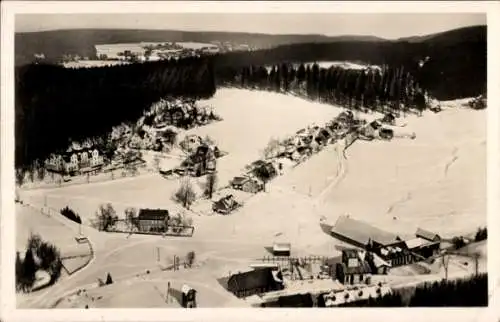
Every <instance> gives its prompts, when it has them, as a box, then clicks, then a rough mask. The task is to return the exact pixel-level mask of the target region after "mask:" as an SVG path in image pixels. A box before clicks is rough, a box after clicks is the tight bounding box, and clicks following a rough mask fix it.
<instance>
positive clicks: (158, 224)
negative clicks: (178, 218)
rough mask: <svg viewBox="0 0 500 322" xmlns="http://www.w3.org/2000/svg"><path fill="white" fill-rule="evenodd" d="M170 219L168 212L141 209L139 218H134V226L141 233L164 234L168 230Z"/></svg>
mask: <svg viewBox="0 0 500 322" xmlns="http://www.w3.org/2000/svg"><path fill="white" fill-rule="evenodd" d="M168 219H169V213H168V210H165V209H141V210H139V215H138V216H137V218H134V224H135V226H136V227H137V229H138V230H139V231H141V232H162V231H165V230H166V228H167V221H168Z"/></svg>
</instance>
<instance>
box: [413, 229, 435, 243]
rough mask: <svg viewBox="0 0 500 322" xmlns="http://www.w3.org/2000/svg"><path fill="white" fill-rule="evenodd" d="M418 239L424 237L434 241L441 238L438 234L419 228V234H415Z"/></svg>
mask: <svg viewBox="0 0 500 322" xmlns="http://www.w3.org/2000/svg"><path fill="white" fill-rule="evenodd" d="M415 235H416V236H417V237H422V238H424V239H427V240H434V238H436V237H437V238H441V237H440V236H439V235H438V234H436V233H433V232H430V231H428V230H425V229H422V228H418V229H417V232H416V233H415Z"/></svg>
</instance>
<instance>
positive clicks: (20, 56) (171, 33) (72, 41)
mask: <svg viewBox="0 0 500 322" xmlns="http://www.w3.org/2000/svg"><path fill="white" fill-rule="evenodd" d="M383 40H384V39H381V38H377V37H373V36H348V35H346V36H338V37H328V36H325V35H293V34H291V35H271V34H256V33H239V32H238V33H235V32H187V31H176V30H128V29H110V30H106V29H72V30H53V31H42V32H26V33H16V35H15V46H16V59H15V62H16V65H23V64H26V63H29V62H31V61H32V60H33V55H34V54H35V53H44V54H45V56H46V57H47V59H49V60H56V59H58V58H59V57H61V56H62V55H63V54H78V55H80V56H89V57H92V56H94V55H95V49H94V45H98V44H116V43H134V42H163V41H172V42H184V41H191V42H201V43H207V42H211V41H221V42H226V41H227V42H233V43H239V44H247V45H249V46H251V47H254V48H261V49H262V48H270V47H274V46H280V45H286V44H294V43H310V42H319V43H322V42H332V41H338V42H344V41H383Z"/></svg>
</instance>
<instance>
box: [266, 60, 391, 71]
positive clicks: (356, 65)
mask: <svg viewBox="0 0 500 322" xmlns="http://www.w3.org/2000/svg"><path fill="white" fill-rule="evenodd" d="M315 63H316V64H318V66H319V68H327V69H328V68H330V67H341V68H343V69H366V68H371V69H378V70H381V68H380V66H377V65H369V64H362V63H354V62H348V61H318V62H308V63H305V64H304V66H306V67H307V66H309V67H312V65H314V64H315ZM299 66H300V64H294V67H295V68H298V67H299ZM266 69H267V71H268V72H270V71H271V69H272V66H267V67H266Z"/></svg>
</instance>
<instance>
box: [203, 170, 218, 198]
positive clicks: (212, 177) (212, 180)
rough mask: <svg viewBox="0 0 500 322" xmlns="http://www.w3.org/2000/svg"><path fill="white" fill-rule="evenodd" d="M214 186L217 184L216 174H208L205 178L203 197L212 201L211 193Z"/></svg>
mask: <svg viewBox="0 0 500 322" xmlns="http://www.w3.org/2000/svg"><path fill="white" fill-rule="evenodd" d="M216 184H217V174H216V173H210V174H209V175H208V176H207V182H206V183H205V195H206V196H207V197H208V198H209V199H212V196H213V193H214V191H215V186H216Z"/></svg>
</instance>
